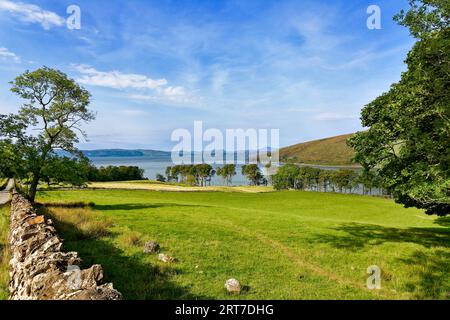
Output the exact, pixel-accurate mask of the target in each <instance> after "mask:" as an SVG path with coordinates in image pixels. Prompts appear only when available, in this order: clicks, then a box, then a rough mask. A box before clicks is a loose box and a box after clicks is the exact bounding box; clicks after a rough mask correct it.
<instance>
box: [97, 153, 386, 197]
mask: <svg viewBox="0 0 450 320" xmlns="http://www.w3.org/2000/svg"><path fill="white" fill-rule="evenodd" d="M90 160H91V161H92V163H93V164H94V165H95V166H97V167H101V166H137V167H139V168H141V169H144V171H145V173H144V175H145V177H146V178H148V179H151V180H155V179H156V175H157V174H158V173H160V174H162V175H164V176H165V172H166V168H167V167H170V166H173V165H174V164H173V163H172V161H171V160H170V158H167V159H165V158H161V157H158V158H153V157H148V156H144V157H91V158H90ZM241 167H242V166H239V165H237V166H236V173H237V174H236V176H234V177H233V185H235V186H239V185H248V180H247V179H246V178H245V177H244V176H242V174H241ZM312 167H317V168H321V169H326V170H339V169H341V167H321V166H312ZM211 185H214V186H222V185H224V181H223V179H222V178H220V177H216V176H215V177H213V179H212V181H211ZM362 190H363V188H362V186H358V187H356V188H355V189H354V190H353V191H352V193H356V194H362ZM372 194H373V195H380V194H381V190H376V189H374V190H373V191H372Z"/></svg>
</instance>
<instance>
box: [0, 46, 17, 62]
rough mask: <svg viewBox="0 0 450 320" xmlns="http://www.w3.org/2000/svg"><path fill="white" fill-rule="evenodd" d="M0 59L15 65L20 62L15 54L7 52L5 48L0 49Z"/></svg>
mask: <svg viewBox="0 0 450 320" xmlns="http://www.w3.org/2000/svg"><path fill="white" fill-rule="evenodd" d="M0 59H4V60H12V61H14V62H17V63H19V62H20V57H19V56H18V55H17V54H15V53H14V52H11V51H9V50H8V49H7V48H5V47H0Z"/></svg>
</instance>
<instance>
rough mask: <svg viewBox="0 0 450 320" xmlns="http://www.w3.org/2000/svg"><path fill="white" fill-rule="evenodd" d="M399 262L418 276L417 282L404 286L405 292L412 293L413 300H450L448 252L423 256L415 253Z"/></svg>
mask: <svg viewBox="0 0 450 320" xmlns="http://www.w3.org/2000/svg"><path fill="white" fill-rule="evenodd" d="M399 260H400V261H401V262H403V263H405V264H407V265H409V266H411V268H413V270H414V272H415V273H416V274H417V275H418V280H416V281H410V282H408V283H407V284H406V285H405V290H406V291H407V292H411V293H413V295H414V298H415V299H450V281H449V274H450V252H447V251H443V250H436V251H434V252H433V254H425V253H424V252H421V251H416V252H414V253H413V254H412V255H411V256H410V257H408V258H404V259H399Z"/></svg>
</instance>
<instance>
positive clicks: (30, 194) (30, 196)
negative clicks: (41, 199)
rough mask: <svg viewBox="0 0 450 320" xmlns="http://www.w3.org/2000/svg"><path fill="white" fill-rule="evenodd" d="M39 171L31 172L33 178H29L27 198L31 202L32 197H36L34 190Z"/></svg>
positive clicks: (35, 189) (37, 182)
mask: <svg viewBox="0 0 450 320" xmlns="http://www.w3.org/2000/svg"><path fill="white" fill-rule="evenodd" d="M39 178H40V177H39V173H34V174H33V179H32V180H31V185H30V190H29V192H28V200H30V201H31V202H34V199H35V198H36V191H37V187H38V184H39Z"/></svg>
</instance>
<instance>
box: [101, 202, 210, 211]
mask: <svg viewBox="0 0 450 320" xmlns="http://www.w3.org/2000/svg"><path fill="white" fill-rule="evenodd" d="M167 207H196V208H198V207H203V208H209V207H211V206H204V205H197V204H196V205H191V204H179V203H152V204H149V203H142V204H139V203H118V204H111V205H95V206H94V207H93V208H94V209H95V210H101V211H106V210H140V209H157V208H167Z"/></svg>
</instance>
